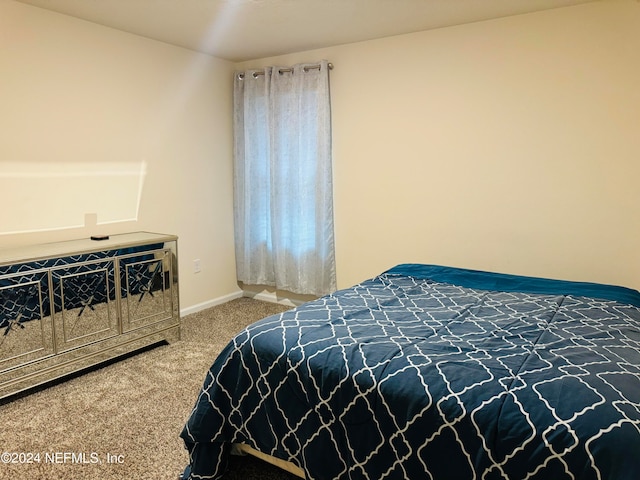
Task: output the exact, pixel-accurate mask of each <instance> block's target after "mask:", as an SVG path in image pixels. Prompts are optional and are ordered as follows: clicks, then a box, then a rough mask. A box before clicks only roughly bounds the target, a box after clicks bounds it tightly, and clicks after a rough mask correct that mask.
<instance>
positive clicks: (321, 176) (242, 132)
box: [234, 61, 336, 295]
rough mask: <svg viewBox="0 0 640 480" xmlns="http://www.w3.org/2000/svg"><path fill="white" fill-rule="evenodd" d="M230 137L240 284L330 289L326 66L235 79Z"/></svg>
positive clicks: (239, 75) (299, 289)
mask: <svg viewBox="0 0 640 480" xmlns="http://www.w3.org/2000/svg"><path fill="white" fill-rule="evenodd" d="M234 136H235V151H234V182H235V190H234V213H235V215H234V221H235V243H236V245H235V246H236V268H237V275H238V280H239V281H241V282H243V283H244V284H247V285H270V286H274V287H276V288H278V289H282V290H287V291H290V292H294V293H301V294H313V295H324V294H326V293H329V292H332V291H334V290H335V288H336V280H335V276H336V275H335V253H334V233H333V200H332V192H333V182H332V173H331V111H330V97H329V65H328V63H327V62H326V61H322V62H320V63H319V64H299V65H294V66H293V67H286V68H284V67H267V68H265V69H263V70H256V71H253V70H250V71H246V72H239V73H237V74H236V75H235V82H234Z"/></svg>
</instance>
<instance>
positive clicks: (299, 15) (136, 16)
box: [18, 0, 594, 62]
mask: <svg viewBox="0 0 640 480" xmlns="http://www.w3.org/2000/svg"><path fill="white" fill-rule="evenodd" d="M18 1H21V2H22V3H27V4H31V5H35V6H37V7H42V8H45V9H48V10H53V11H55V12H59V13H63V14H66V15H71V16H73V17H77V18H81V19H84V20H88V21H90V22H94V23H98V24H100V25H105V26H108V27H112V28H116V29H118V30H123V31H125V32H129V33H134V34H137V35H142V36H144V37H148V38H152V39H155V40H160V41H163V42H166V43H170V44H173V45H178V46H181V47H185V48H188V49H191V50H196V51H199V52H203V53H208V54H210V55H214V56H216V57H219V58H224V59H227V60H231V61H234V62H239V61H244V60H251V59H256V58H264V57H270V56H274V55H282V54H287V53H292V52H298V51H305V50H312V49H315V48H322V47H329V46H334V45H340V44H344V43H352V42H358V41H364V40H371V39H373V38H382V37H388V36H392V35H399V34H403V33H410V32H417V31H421V30H428V29H433V28H439V27H445V26H451V25H459V24H464V23H471V22H477V21H481V20H488V19H492V18H499V17H505V16H510V15H518V14H522V13H529V12H535V11H540V10H546V9H551V8H559V7H565V6H569V5H576V4H580V3H589V2H590V1H594V0H18Z"/></svg>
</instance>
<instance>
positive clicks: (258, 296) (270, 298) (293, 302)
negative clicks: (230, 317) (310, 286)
mask: <svg viewBox="0 0 640 480" xmlns="http://www.w3.org/2000/svg"><path fill="white" fill-rule="evenodd" d="M242 297H249V298H253V299H255V300H261V301H263V302H270V303H278V304H280V305H285V306H288V307H297V306H298V305H302V304H303V303H305V302H307V301H309V298H291V297H287V296H283V295H282V293H281V292H280V294H278V293H276V292H272V291H268V290H264V291H262V292H253V291H251V290H239V291H237V292H233V293H230V294H228V295H223V296H222V297H218V298H214V299H212V300H207V301H206V302H202V303H198V304H196V305H192V306H190V307H186V308H183V309H181V310H180V316H181V317H186V316H187V315H191V314H192V313H196V312H199V311H200V310H205V309H207V308H211V307H215V306H217V305H221V304H223V303H226V302H230V301H231V300H235V299H236V298H242ZM292 297H295V295H292Z"/></svg>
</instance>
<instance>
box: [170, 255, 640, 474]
mask: <svg viewBox="0 0 640 480" xmlns="http://www.w3.org/2000/svg"><path fill="white" fill-rule="evenodd" d="M181 437H182V439H183V440H184V443H185V446H186V448H187V450H188V452H189V459H190V462H189V465H188V466H187V467H186V469H185V471H184V472H183V474H182V478H184V479H190V480H196V479H202V478H207V479H218V478H223V476H224V472H225V469H226V467H227V460H228V455H229V453H230V452H231V451H232V449H233V448H236V447H237V446H238V445H240V446H241V447H246V449H249V450H252V451H254V452H261V454H262V455H263V456H268V457H270V458H274V459H280V460H282V461H284V462H287V464H288V465H290V466H292V467H293V469H294V471H296V472H298V473H297V474H298V475H299V476H304V477H305V478H307V479H313V480H330V479H372V480H381V479H411V480H417V479H432V480H440V479H443V480H456V479H486V480H492V479H508V480H515V479H545V480H546V479H554V480H561V479H581V480H586V479H600V480H606V479H608V480H614V479H615V480H627V479H628V480H636V479H637V475H638V473H637V472H640V293H639V292H637V291H635V290H631V289H627V288H623V287H617V286H610V285H600V284H593V283H580V282H568V281H559V280H550V279H543V278H532V277H523V276H515V275H506V274H498V273H491V272H481V271H474V270H467V269H460V268H451V267H443V266H437V265H421V264H403V265H398V266H396V267H394V268H392V269H390V270H388V271H386V272H384V273H382V274H380V275H378V276H376V277H375V278H372V279H369V280H366V281H364V282H362V283H361V284H359V285H356V286H354V287H352V288H348V289H344V290H340V291H337V292H336V293H334V294H331V295H328V296H325V297H322V298H320V299H318V300H315V301H311V302H309V303H306V304H304V305H301V306H299V307H297V308H294V309H292V310H289V311H286V312H284V313H282V314H279V315H275V316H271V317H268V318H265V319H263V320H260V321H258V322H256V323H254V324H252V325H250V326H249V327H247V328H246V329H245V330H244V331H242V332H240V333H239V334H238V335H237V336H236V337H235V338H234V339H233V340H232V341H231V342H230V343H229V344H228V345H227V346H226V347H225V349H224V350H223V351H222V352H221V353H220V355H219V356H218V357H217V359H216V360H215V361H214V363H213V365H212V366H211V369H210V370H209V372H208V374H207V375H206V378H205V381H204V385H203V387H202V390H201V392H200V394H199V396H198V398H197V400H196V404H195V407H194V409H193V411H192V413H191V415H190V417H189V418H188V420H187V422H186V424H185V426H184V429H183V431H182V433H181Z"/></svg>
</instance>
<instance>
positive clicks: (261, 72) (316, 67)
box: [238, 0, 640, 79]
mask: <svg viewBox="0 0 640 480" xmlns="http://www.w3.org/2000/svg"><path fill="white" fill-rule="evenodd" d="M639 1H640V0H639ZM327 66H328V67H329V70H333V63H329V64H327ZM303 70H304V71H305V72H307V71H309V70H320V64H318V65H307V66H305V67H303ZM289 72H293V68H279V69H278V73H289ZM259 75H264V70H257V71H255V72H253V78H258V76H259ZM238 78H239V79H243V78H244V73H239V74H238Z"/></svg>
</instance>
